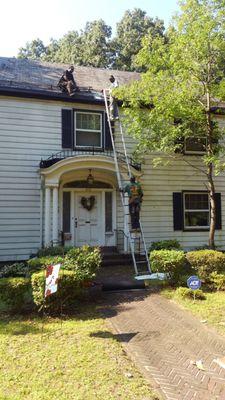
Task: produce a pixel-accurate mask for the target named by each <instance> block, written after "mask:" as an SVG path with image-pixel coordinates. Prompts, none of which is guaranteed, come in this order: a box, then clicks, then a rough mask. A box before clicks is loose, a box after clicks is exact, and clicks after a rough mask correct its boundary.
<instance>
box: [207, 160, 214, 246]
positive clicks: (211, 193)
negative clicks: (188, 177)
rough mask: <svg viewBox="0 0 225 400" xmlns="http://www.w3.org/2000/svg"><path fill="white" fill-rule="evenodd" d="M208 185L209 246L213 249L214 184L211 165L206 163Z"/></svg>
mask: <svg viewBox="0 0 225 400" xmlns="http://www.w3.org/2000/svg"><path fill="white" fill-rule="evenodd" d="M207 177H208V186H209V202H210V228H209V248H210V249H215V240H214V237H215V229H216V202H215V186H214V182H213V166H212V163H210V164H209V165H208V170H207Z"/></svg>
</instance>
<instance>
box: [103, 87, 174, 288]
mask: <svg viewBox="0 0 225 400" xmlns="http://www.w3.org/2000/svg"><path fill="white" fill-rule="evenodd" d="M103 93H104V101H105V110H106V115H107V121H108V126H109V131H110V136H111V141H112V148H113V157H114V163H115V168H116V176H117V182H118V187H119V192H120V197H121V203H122V206H123V212H124V217H125V227H126V231H127V232H126V233H127V236H128V242H129V246H130V250H131V254H132V261H133V266H134V270H135V279H137V280H149V279H159V280H163V279H165V278H166V277H165V274H164V273H152V270H151V267H150V262H149V257H148V252H147V248H146V243H145V238H144V233H143V228H142V224H141V221H140V220H139V223H140V232H135V233H133V232H131V223H130V219H129V217H130V214H129V205H128V203H127V204H126V201H125V195H124V191H123V189H124V187H125V180H124V179H123V177H122V173H121V172H120V168H119V162H118V158H117V152H116V148H115V142H114V136H113V130H112V125H111V120H110V109H109V103H108V96H107V94H108V93H109V89H108V90H107V89H105V90H103ZM118 115H119V113H118ZM118 124H119V130H120V136H121V142H122V147H123V152H124V156H125V163H126V168H127V174H128V177H129V179H130V178H131V176H132V174H131V169H130V164H129V160H128V155H127V149H126V143H125V139H124V134H123V127H122V123H121V119H120V117H119V116H118Z"/></svg>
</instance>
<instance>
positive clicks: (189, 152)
mask: <svg viewBox="0 0 225 400" xmlns="http://www.w3.org/2000/svg"><path fill="white" fill-rule="evenodd" d="M191 138H195V136H190V137H189V138H185V139H184V154H196V155H198V154H199V155H202V154H205V153H206V150H203V151H200V150H187V149H186V143H187V142H186V141H187V139H191ZM196 139H205V144H204V145H205V146H207V138H206V137H205V136H199V137H198V138H196Z"/></svg>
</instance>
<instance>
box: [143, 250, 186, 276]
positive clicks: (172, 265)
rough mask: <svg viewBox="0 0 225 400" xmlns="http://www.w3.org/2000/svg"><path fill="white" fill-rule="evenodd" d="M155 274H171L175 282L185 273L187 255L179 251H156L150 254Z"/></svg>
mask: <svg viewBox="0 0 225 400" xmlns="http://www.w3.org/2000/svg"><path fill="white" fill-rule="evenodd" d="M150 263H151V267H152V271H153V272H169V273H170V275H171V278H172V280H173V281H175V282H176V281H177V280H178V277H179V276H180V275H182V274H184V273H185V272H186V271H185V254H184V252H183V251H178V250H154V251H152V252H151V253H150Z"/></svg>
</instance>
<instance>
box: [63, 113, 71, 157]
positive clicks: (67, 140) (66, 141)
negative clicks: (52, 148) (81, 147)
mask: <svg viewBox="0 0 225 400" xmlns="http://www.w3.org/2000/svg"><path fill="white" fill-rule="evenodd" d="M62 148H64V149H65V148H66V149H72V148H73V111H72V110H62Z"/></svg>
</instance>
